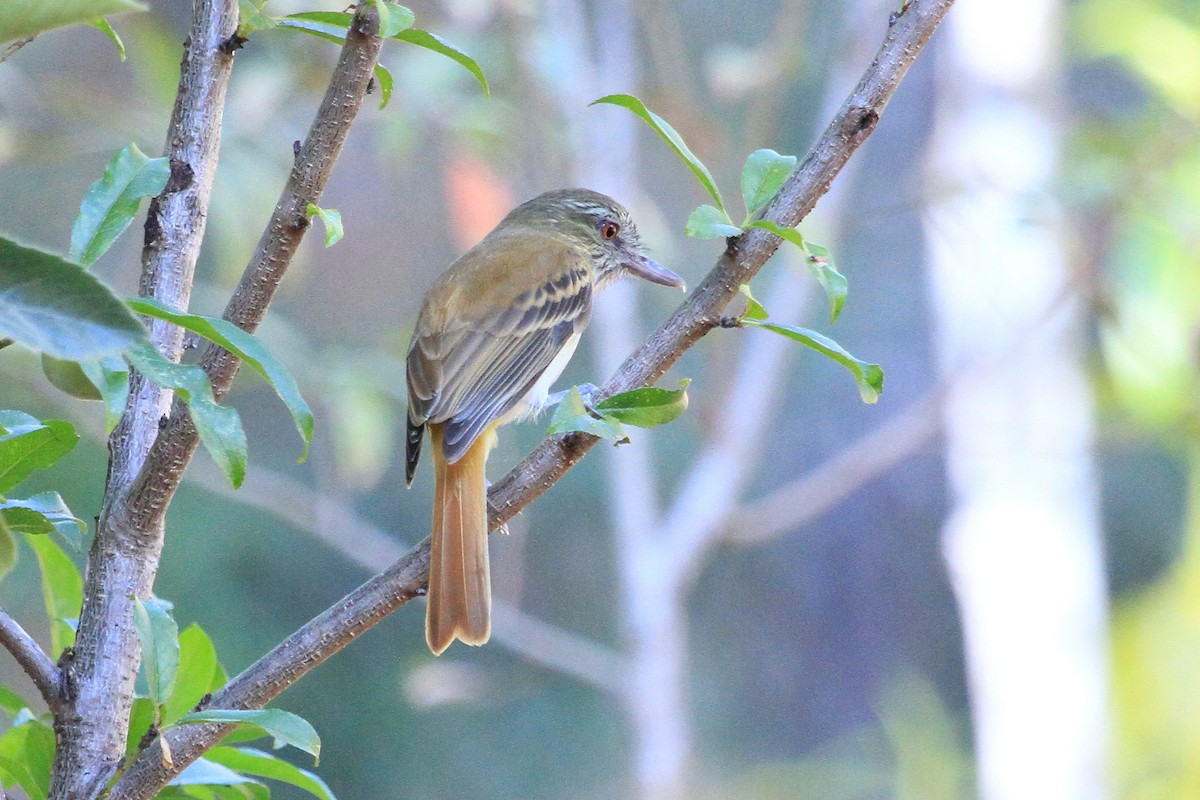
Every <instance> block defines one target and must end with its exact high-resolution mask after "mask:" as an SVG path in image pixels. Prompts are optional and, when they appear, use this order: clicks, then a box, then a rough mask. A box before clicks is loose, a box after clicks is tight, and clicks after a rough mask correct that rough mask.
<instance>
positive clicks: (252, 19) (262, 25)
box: [237, 0, 278, 38]
mask: <svg viewBox="0 0 1200 800" xmlns="http://www.w3.org/2000/svg"><path fill="white" fill-rule="evenodd" d="M265 5H266V0H238V29H237V32H238V36H241V37H242V38H246V37H248V36H250V34H252V33H254V32H255V31H262V30H269V29H271V28H274V27H275V26H276V25H277V24H278V23H277V22H276V20H275V18H274V17H272V16H271V15H270V14H268V13H266V12H265V11H263V6H265Z"/></svg>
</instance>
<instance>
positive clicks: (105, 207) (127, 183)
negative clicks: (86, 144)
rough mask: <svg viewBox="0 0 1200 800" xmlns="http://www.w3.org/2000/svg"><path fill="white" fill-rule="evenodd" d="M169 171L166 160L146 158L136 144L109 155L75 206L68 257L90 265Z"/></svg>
mask: <svg viewBox="0 0 1200 800" xmlns="http://www.w3.org/2000/svg"><path fill="white" fill-rule="evenodd" d="M170 172H171V170H170V167H169V166H168V165H167V159H165V158H150V157H148V156H147V155H146V154H145V153H143V152H142V151H141V150H139V149H138V147H137V145H136V144H130V145H128V146H126V147H125V148H124V149H122V150H121V151H120V152H119V153H117V154H116V155H115V156H113V157H112V160H111V161H109V162H108V164H107V165H106V166H105V167H104V176H103V177H101V178H100V180H98V181H96V182H95V183H93V184H92V185H91V187H90V188H89V189H88V191H87V194H85V195H84V197H83V203H82V204H81V205H80V206H79V216H78V217H76V218H75V225H74V227H73V228H71V251H70V256H71V260H72V261H75V262H76V263H78V264H81V265H83V266H84V267H90V266H91V265H92V264H94V263H95V262H96V259H98V258H100V256H102V255H104V253H105V252H106V251H107V250H108V248H110V247H112V244H113V242H115V241H116V240H117V237H118V236H120V235H121V234H122V233H124V232H125V229H126V228H128V227H129V223H131V222H132V221H133V218H134V217H135V216H137V212H138V206H139V204H140V203H141V201H142V198H143V197H153V196H154V195H156V194H159V193H160V192H162V190H163V187H165V186H166V185H167V178H168V177H169V176H170Z"/></svg>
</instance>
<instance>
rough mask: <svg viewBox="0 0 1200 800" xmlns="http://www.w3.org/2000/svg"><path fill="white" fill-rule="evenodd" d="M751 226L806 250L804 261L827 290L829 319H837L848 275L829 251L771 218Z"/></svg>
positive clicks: (844, 301)
mask: <svg viewBox="0 0 1200 800" xmlns="http://www.w3.org/2000/svg"><path fill="white" fill-rule="evenodd" d="M750 227H751V228H761V229H762V230H764V231H769V232H771V233H773V234H775V235H776V236H778V237H779V238H781V239H783V240H784V241H787V242H790V243H791V244H794V245H796V247H799V248H800V249H801V250H803V251H804V253H805V259H804V263H805V264H806V265H807V266H808V269H809V271H810V272H811V273H812V274H813V277H814V278H816V279H817V283H819V284H821V288H822V289H824V290H825V296H826V297H827V298H828V300H829V320H830V321H831V322H833V321H836V320H837V318H838V315H839V314H841V313H842V307H843V306H845V305H846V295H847V293H848V291H849V285H848V284H847V283H846V277H845V276H844V275H842V273H840V272H838V271H837V267H835V266H834V264H833V261H831V260H830V258H829V251H828V250H826V249H825V248H824V247H821V245H819V244H813V243H812V242H808V241H805V239H804V237H803V236H801V235H800V231H798V230H796V229H795V228H785V227H783V226H782V225H777V224H775V223H774V222H771V221H770V220H765V219H760V220H758V221H757V222H753V223H751V225H750Z"/></svg>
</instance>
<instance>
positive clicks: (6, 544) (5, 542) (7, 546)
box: [0, 525, 17, 689]
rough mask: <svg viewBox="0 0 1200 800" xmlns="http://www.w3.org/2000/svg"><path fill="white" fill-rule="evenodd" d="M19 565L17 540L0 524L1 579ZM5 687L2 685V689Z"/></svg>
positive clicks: (0, 687)
mask: <svg viewBox="0 0 1200 800" xmlns="http://www.w3.org/2000/svg"><path fill="white" fill-rule="evenodd" d="M15 566H17V540H16V539H14V538H13V535H12V533H10V532H9V530H8V529H7V528H6V527H4V526H3V525H0V580H3V579H4V578H6V577H8V573H10V572H12V571H13V567H15ZM3 688H4V687H2V686H0V689H3Z"/></svg>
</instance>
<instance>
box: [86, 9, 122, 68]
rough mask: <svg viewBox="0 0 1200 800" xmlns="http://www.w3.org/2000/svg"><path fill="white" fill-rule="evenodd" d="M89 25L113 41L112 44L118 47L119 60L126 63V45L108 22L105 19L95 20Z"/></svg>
mask: <svg viewBox="0 0 1200 800" xmlns="http://www.w3.org/2000/svg"><path fill="white" fill-rule="evenodd" d="M88 24H89V25H91V26H92V27H93V28H95V29H96V30H98V31H100V32H101V33H103V34H104V35H105V36H107V37H108V38H109V39H111V40H112V43H113V44H115V45H116V46H117V56H118V58H120V59H121V60H122V61H124V60H125V43H124V42H122V41H121V37H120V35H119V34H118V33H117V32H116V31H115V30H113V26H112V25H109V24H108V20H106V19H105V18H104V17H100V19H94V20H92V21H91V22H89V23H88Z"/></svg>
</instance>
